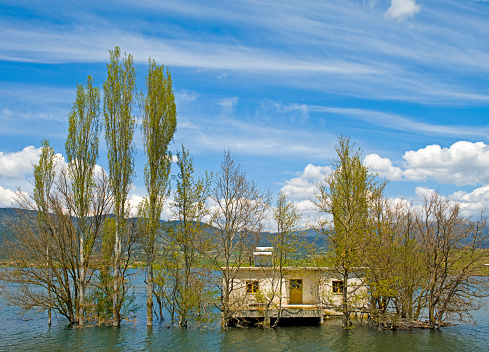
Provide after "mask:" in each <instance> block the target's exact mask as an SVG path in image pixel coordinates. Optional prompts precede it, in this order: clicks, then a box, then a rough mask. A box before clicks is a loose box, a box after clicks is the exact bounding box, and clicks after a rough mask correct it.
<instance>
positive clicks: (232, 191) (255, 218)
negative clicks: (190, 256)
mask: <svg viewBox="0 0 489 352" xmlns="http://www.w3.org/2000/svg"><path fill="white" fill-rule="evenodd" d="M210 199H211V200H212V209H211V213H210V225H211V226H212V228H211V229H210V231H206V232H204V233H203V236H202V238H201V241H200V242H201V243H200V245H199V248H200V251H201V253H202V254H203V255H205V259H206V261H207V262H208V263H209V264H210V265H211V267H212V268H213V270H216V271H217V272H218V273H219V274H220V276H221V278H222V282H219V283H218V286H219V289H220V290H221V306H220V310H221V318H222V319H221V321H222V326H223V327H228V325H229V321H230V319H231V311H232V308H233V307H232V306H231V305H232V304H231V300H230V294H231V292H232V291H233V290H234V284H235V280H234V279H235V277H236V274H237V272H238V270H239V268H240V267H241V266H242V265H243V263H245V262H246V261H247V260H248V259H249V257H250V255H251V252H252V249H253V248H254V247H255V246H256V244H257V236H258V234H259V232H260V230H261V228H262V222H263V220H264V219H265V217H266V211H267V210H268V207H269V205H268V204H269V202H270V196H269V194H268V193H264V192H261V191H259V190H258V187H257V185H256V184H255V182H253V181H251V180H248V179H247V178H246V173H245V172H244V171H243V170H242V169H241V166H240V165H239V164H237V163H236V162H235V160H234V158H233V157H232V156H231V152H230V151H226V152H225V153H224V160H223V161H222V163H221V168H220V171H219V172H218V173H217V175H216V177H215V178H214V187H213V188H212V189H211V191H210Z"/></svg>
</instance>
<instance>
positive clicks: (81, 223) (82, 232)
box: [65, 76, 100, 325]
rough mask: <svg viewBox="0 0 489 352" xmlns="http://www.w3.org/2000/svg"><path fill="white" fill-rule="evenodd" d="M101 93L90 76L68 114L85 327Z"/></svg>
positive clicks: (68, 151) (81, 310) (81, 315)
mask: <svg viewBox="0 0 489 352" xmlns="http://www.w3.org/2000/svg"><path fill="white" fill-rule="evenodd" d="M99 114H100V93H99V89H98V88H97V87H94V86H93V80H92V78H91V77H90V76H88V80H87V84H86V88H84V87H83V86H82V85H78V86H77V89H76V101H75V103H74V104H73V108H72V110H71V112H70V114H69V129H68V138H67V139H66V144H65V147H66V155H67V157H68V169H69V173H70V179H71V184H72V194H73V202H72V204H69V205H72V206H73V207H72V208H70V209H69V210H70V212H72V213H73V215H74V217H75V218H76V227H77V238H78V251H79V261H80V268H79V270H78V276H79V278H78V280H79V301H80V302H79V324H80V325H83V324H84V309H85V291H86V281H87V280H86V275H87V267H88V263H89V261H90V256H91V254H92V250H93V246H94V245H95V239H96V237H97V235H98V232H96V231H93V230H94V228H92V227H91V220H92V217H91V216H92V215H93V214H91V213H90V210H91V204H92V202H93V191H94V187H95V179H94V171H95V162H96V161H97V157H98V141H99V134H100V124H99Z"/></svg>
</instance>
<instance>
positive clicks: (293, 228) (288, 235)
mask: <svg viewBox="0 0 489 352" xmlns="http://www.w3.org/2000/svg"><path fill="white" fill-rule="evenodd" d="M300 217H301V215H300V213H299V211H298V209H297V206H295V205H294V204H293V203H292V202H290V201H287V197H286V196H285V194H283V193H282V192H280V193H279V195H278V199H277V206H276V207H275V209H274V211H273V219H274V220H275V223H276V225H277V231H276V232H274V233H271V234H269V236H268V237H269V238H268V239H269V241H270V243H271V244H272V246H273V252H272V266H273V269H274V270H273V275H272V290H271V292H270V293H269V294H268V301H269V302H273V300H274V298H275V297H278V306H277V307H276V308H277V312H278V315H277V319H276V320H275V323H274V325H273V327H276V326H277V325H278V324H279V322H280V319H281V317H282V304H283V294H284V292H283V289H284V287H283V285H284V278H285V274H286V272H285V270H284V267H285V266H286V265H287V264H288V263H289V261H290V259H291V258H290V256H291V254H293V253H294V252H296V251H297V250H298V247H299V246H300V243H299V242H300V240H299V234H298V233H297V226H298V223H299V220H300Z"/></svg>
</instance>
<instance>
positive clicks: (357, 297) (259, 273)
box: [231, 267, 367, 308]
mask: <svg viewBox="0 0 489 352" xmlns="http://www.w3.org/2000/svg"><path fill="white" fill-rule="evenodd" d="M362 275H363V273H362V272H359V275H358V276H357V275H356V274H351V275H350V277H349V278H348V292H349V296H351V297H352V298H350V303H354V305H356V306H359V307H360V306H363V305H365V304H366V299H365V298H366V293H367V288H366V287H365V286H364V285H363V282H362V279H361V277H362ZM293 279H302V284H303V292H302V304H310V305H322V306H325V307H331V308H332V307H334V306H339V305H340V303H341V301H342V295H341V294H334V293H333V292H332V282H333V281H334V280H339V277H338V276H337V275H335V274H334V272H332V271H330V270H325V269H318V268H302V269H301V268H287V269H286V270H284V280H283V281H282V282H281V283H280V280H279V274H278V271H276V270H272V268H270V267H268V268H258V267H250V268H241V269H240V270H239V272H238V273H237V275H236V278H235V280H234V290H233V293H232V295H231V300H232V301H233V302H234V305H235V307H236V308H239V307H242V308H245V307H249V306H250V305H251V306H253V305H260V304H264V303H266V301H267V300H269V299H272V302H273V303H272V304H274V305H278V303H279V300H280V298H279V291H280V285H281V286H282V305H288V304H289V298H290V289H289V287H290V280H293ZM253 280H258V282H259V293H258V294H255V293H247V292H246V282H247V281H253Z"/></svg>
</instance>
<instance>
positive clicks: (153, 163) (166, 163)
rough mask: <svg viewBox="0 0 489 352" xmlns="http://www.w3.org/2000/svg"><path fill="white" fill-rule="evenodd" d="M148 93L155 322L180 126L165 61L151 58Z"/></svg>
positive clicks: (146, 239) (148, 224)
mask: <svg viewBox="0 0 489 352" xmlns="http://www.w3.org/2000/svg"><path fill="white" fill-rule="evenodd" d="M146 89H147V94H146V96H145V97H142V98H141V101H140V105H141V113H142V132H143V141H144V151H145V153H146V157H147V163H146V166H145V168H144V183H145V185H146V190H147V192H148V196H147V199H146V200H145V205H144V207H143V208H142V209H144V215H143V216H145V217H146V219H145V226H144V229H145V231H144V233H143V237H142V239H143V248H144V250H145V252H146V271H147V272H146V282H147V300H146V321H147V325H148V326H151V325H153V263H154V255H155V253H154V252H155V239H156V236H157V233H158V231H159V227H160V217H161V211H162V209H163V205H164V203H165V199H166V197H167V196H168V195H169V190H170V183H169V176H170V169H171V159H172V157H171V153H170V151H169V150H168V145H169V144H170V142H171V141H172V140H173V134H174V133H175V130H176V128H177V112H176V105H175V96H174V94H173V87H172V80H171V75H170V72H169V71H168V69H167V71H166V74H165V71H164V66H163V65H161V66H160V65H157V64H156V63H155V61H154V60H151V59H150V60H149V69H148V76H147V77H146Z"/></svg>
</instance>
